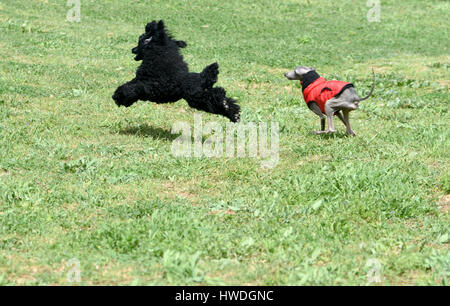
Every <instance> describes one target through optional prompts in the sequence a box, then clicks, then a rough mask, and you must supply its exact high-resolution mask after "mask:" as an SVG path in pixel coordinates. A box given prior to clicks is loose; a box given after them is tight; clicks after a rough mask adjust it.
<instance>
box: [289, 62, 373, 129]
mask: <svg viewBox="0 0 450 306" xmlns="http://www.w3.org/2000/svg"><path fill="white" fill-rule="evenodd" d="M372 73H373V84H372V88H371V90H370V92H369V94H368V95H367V96H365V97H364V98H360V97H359V96H358V94H357V93H356V91H355V89H354V88H353V84H351V83H347V82H342V81H334V80H333V81H325V79H324V78H321V77H320V76H319V75H318V74H317V72H316V69H315V68H311V67H306V66H298V67H297V68H295V69H294V70H292V71H289V72H287V73H285V77H286V78H288V79H289V80H299V81H300V83H301V84H302V91H303V97H304V99H305V102H306V104H307V105H308V107H309V109H310V110H311V111H312V112H313V113H315V114H316V115H317V116H319V117H320V126H321V130H320V131H315V132H314V134H324V133H334V132H335V129H334V124H333V115H337V116H338V118H339V119H340V120H341V121H342V122H343V123H344V124H345V127H346V128H347V134H350V135H353V136H356V134H355V132H354V131H353V130H352V128H351V127H350V121H349V113H350V112H351V111H352V110H355V109H357V108H358V107H359V102H361V101H363V100H366V99H368V98H369V97H370V96H371V95H372V93H373V90H374V88H375V84H376V77H375V72H374V71H373V69H372ZM341 111H342V113H341ZM326 118H328V131H325V119H326Z"/></svg>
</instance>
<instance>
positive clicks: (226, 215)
mask: <svg viewBox="0 0 450 306" xmlns="http://www.w3.org/2000/svg"><path fill="white" fill-rule="evenodd" d="M66 2H67V1H65V0H59V1H56V0H0V37H1V38H0V285H19V284H27V285H29V284H31V285H53V284H59V285H70V284H73V283H70V282H69V281H68V279H67V274H68V273H70V271H71V270H70V269H71V266H68V265H67V263H68V262H69V260H70V259H73V258H75V259H77V260H79V262H80V267H81V284H84V285H104V284H106V285H129V284H141V285H143V284H145V285H169V284H170V285H172V284H177V285H366V284H382V285H410V284H418V285H426V284H428V285H441V284H446V285H448V284H449V277H450V253H449V221H450V220H449V217H448V210H449V205H450V175H449V173H450V171H449V170H450V169H449V168H450V167H449V161H450V150H449V149H450V146H449V144H450V133H449V131H450V129H449V119H450V118H449V117H450V116H449V90H448V86H449V82H450V81H449V80H450V73H449V65H450V50H449V47H450V39H449V37H450V35H449V28H450V21H449V19H448V13H449V11H450V3H449V2H448V1H442V0H428V1H423V0H405V1H400V0H382V1H381V21H380V22H373V23H369V22H368V20H367V18H366V14H367V11H368V10H369V8H368V7H366V1H365V0H360V1H356V0H353V1H352V0H343V1H340V2H339V4H338V5H337V4H336V1H331V0H330V1H308V0H286V1H256V0H255V1H247V0H246V1H243V0H229V1H213V0H204V1H200V0H197V1H194V0H190V1H175V0H170V1H168V0H151V1H150V0H148V1H144V0H133V1H119V0H111V1H92V0H81V22H80V23H77V22H74V23H69V22H68V21H66V15H67V11H68V10H69V7H67V6H66ZM153 19H164V21H165V22H166V25H167V27H168V28H169V29H170V30H171V31H172V33H173V34H174V35H175V37H176V38H178V39H183V40H186V41H187V42H188V48H186V49H183V54H184V57H185V60H186V61H187V62H188V63H189V64H190V68H191V70H193V71H201V69H203V67H205V66H206V65H207V64H210V63H212V62H214V61H217V62H219V64H220V77H219V85H220V86H223V87H224V88H226V89H227V91H228V93H229V94H230V96H232V97H235V98H236V99H237V100H239V103H240V105H241V107H242V122H243V123H246V122H261V121H262V122H270V121H275V122H278V123H279V126H280V161H279V163H278V165H277V166H276V167H275V168H273V169H264V168H261V167H260V160H259V159H255V158H206V157H205V158H176V157H174V156H173V155H172V153H171V145H172V141H173V139H175V138H176V137H177V136H176V135H172V134H171V128H172V125H173V124H174V123H175V122H177V121H187V122H190V123H192V122H193V115H194V114H195V113H198V112H196V111H194V110H193V109H191V108H189V107H188V106H187V103H186V102H184V101H179V102H178V103H176V104H171V105H156V104H150V103H142V102H141V103H137V104H135V105H133V106H132V107H130V108H128V109H125V108H117V107H116V105H115V104H114V102H113V100H112V99H111V95H112V93H113V92H114V90H115V88H116V87H117V86H118V85H120V84H122V83H124V82H125V81H128V80H130V79H131V78H132V77H133V75H134V72H135V69H136V67H137V65H138V63H137V62H135V61H133V55H132V54H131V52H130V51H131V48H132V47H134V46H135V45H136V42H137V38H138V36H139V35H140V34H141V33H142V32H143V30H144V26H145V24H146V22H148V21H151V20H153ZM300 64H303V65H308V66H314V67H316V68H317V70H318V72H319V73H320V74H321V75H322V76H324V77H326V78H336V79H342V80H345V81H349V82H353V83H354V84H355V86H356V89H357V91H358V93H359V94H360V95H361V96H362V95H364V94H365V93H367V91H368V90H369V88H370V86H371V82H372V76H371V72H370V68H371V67H374V70H375V72H376V73H377V77H378V82H377V87H376V89H375V92H374V96H373V97H372V98H371V99H369V100H367V101H364V102H362V103H361V107H360V109H359V110H357V111H355V112H353V113H352V114H351V122H352V127H353V129H354V130H355V132H356V133H357V134H358V137H346V136H345V134H344V132H345V128H344V127H343V125H342V124H341V123H340V122H336V127H337V130H338V132H337V134H336V135H334V136H328V137H320V136H315V135H312V133H311V132H312V131H313V130H314V129H317V128H318V127H319V120H318V118H317V116H315V115H313V114H312V113H311V112H310V111H309V110H308V109H307V107H306V105H305V103H304V102H303V98H302V95H301V91H300V89H299V84H298V83H294V82H290V81H288V80H287V79H285V78H284V76H283V73H284V72H286V71H288V70H289V69H292V68H294V67H295V66H296V65H300ZM202 117H203V121H204V122H209V121H219V122H220V123H221V124H223V126H224V127H225V125H226V123H227V119H225V118H222V117H218V116H215V115H210V114H206V113H202ZM372 259H376V260H378V262H379V263H380V265H381V271H380V278H381V283H373V282H370V281H369V279H368V275H371V273H372V272H371V271H370V270H371V269H372V268H373V267H371V265H370V264H368V263H370V262H371V260H372Z"/></svg>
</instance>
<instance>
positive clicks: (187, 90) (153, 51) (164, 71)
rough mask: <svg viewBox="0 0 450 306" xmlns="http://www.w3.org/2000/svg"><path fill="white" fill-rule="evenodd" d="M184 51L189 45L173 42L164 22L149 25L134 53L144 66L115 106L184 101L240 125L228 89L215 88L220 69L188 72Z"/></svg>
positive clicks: (118, 93)
mask: <svg viewBox="0 0 450 306" xmlns="http://www.w3.org/2000/svg"><path fill="white" fill-rule="evenodd" d="M184 47H186V43H185V42H184V41H181V40H175V39H173V38H172V36H171V35H170V34H169V33H168V32H167V31H166V30H165V28H164V22H163V21H162V20H161V21H159V22H158V23H157V22H156V21H152V22H150V23H148V24H147V26H146V27H145V33H144V34H142V35H141V36H140V37H139V43H138V46H137V47H136V48H133V50H132V52H133V53H134V54H136V57H135V58H134V59H135V60H136V61H140V60H142V64H141V65H140V66H139V68H138V70H137V72H136V78H134V79H133V80H131V81H130V82H128V83H125V84H123V85H121V86H119V87H118V88H117V89H116V92H115V93H114V95H113V96H112V98H113V99H114V101H115V102H116V104H117V105H118V106H121V105H123V106H126V107H128V106H130V105H132V104H133V103H134V102H136V101H137V100H143V101H151V102H156V103H169V102H176V101H178V100H180V99H185V100H186V101H187V103H188V104H189V106H190V107H193V108H195V109H198V110H202V111H205V112H208V113H213V114H219V115H222V116H225V117H227V118H229V119H230V120H231V121H233V122H238V121H239V120H240V115H239V110H240V108H239V105H237V104H236V101H235V100H233V99H231V98H229V97H227V96H226V92H225V89H223V88H222V87H213V85H214V84H215V83H216V82H217V75H218V74H219V65H218V64H217V63H214V64H211V65H209V66H207V67H206V68H205V69H203V71H202V72H201V73H193V72H189V69H188V66H187V64H186V63H185V62H184V61H183V56H181V54H180V50H179V49H180V48H184Z"/></svg>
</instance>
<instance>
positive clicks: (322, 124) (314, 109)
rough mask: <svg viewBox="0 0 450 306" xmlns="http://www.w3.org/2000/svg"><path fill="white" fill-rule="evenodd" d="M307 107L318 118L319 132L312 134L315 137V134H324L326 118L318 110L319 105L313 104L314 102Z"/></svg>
mask: <svg viewBox="0 0 450 306" xmlns="http://www.w3.org/2000/svg"><path fill="white" fill-rule="evenodd" d="M308 107H309V109H310V110H311V111H312V112H313V113H314V114H316V115H317V116H319V118H320V131H314V134H316V135H317V134H323V133H325V118H326V116H325V115H324V114H323V113H322V111H321V110H320V107H319V105H317V103H315V102H309V103H308Z"/></svg>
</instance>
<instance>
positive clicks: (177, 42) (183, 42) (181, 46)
mask: <svg viewBox="0 0 450 306" xmlns="http://www.w3.org/2000/svg"><path fill="white" fill-rule="evenodd" d="M175 43H176V44H177V46H178V48H186V46H187V43H186V42H185V41H182V40H176V41H175Z"/></svg>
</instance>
